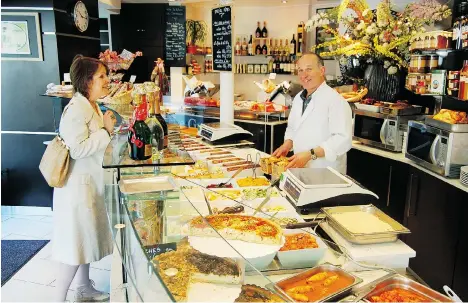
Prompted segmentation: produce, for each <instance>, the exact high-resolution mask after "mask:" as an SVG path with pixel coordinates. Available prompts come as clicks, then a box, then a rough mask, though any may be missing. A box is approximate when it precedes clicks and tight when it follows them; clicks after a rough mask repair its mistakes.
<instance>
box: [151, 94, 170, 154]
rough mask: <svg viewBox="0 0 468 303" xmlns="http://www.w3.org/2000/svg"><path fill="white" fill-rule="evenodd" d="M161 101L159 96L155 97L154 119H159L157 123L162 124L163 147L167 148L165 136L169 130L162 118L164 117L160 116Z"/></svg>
mask: <svg viewBox="0 0 468 303" xmlns="http://www.w3.org/2000/svg"><path fill="white" fill-rule="evenodd" d="M161 101H162V100H160V99H159V98H158V99H156V101H155V103H154V105H155V106H154V108H155V114H156V119H158V121H159V124H161V126H162V129H163V132H164V144H163V146H164V148H167V145H168V138H167V135H168V134H169V131H168V129H167V123H166V121H165V120H164V118H163V117H162V116H161V104H160V103H161Z"/></svg>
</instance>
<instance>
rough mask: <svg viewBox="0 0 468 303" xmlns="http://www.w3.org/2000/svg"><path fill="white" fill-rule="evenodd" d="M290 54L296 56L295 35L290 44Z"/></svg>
mask: <svg viewBox="0 0 468 303" xmlns="http://www.w3.org/2000/svg"><path fill="white" fill-rule="evenodd" d="M289 54H290V55H295V54H296V39H294V34H293V37H292V40H291V43H289Z"/></svg>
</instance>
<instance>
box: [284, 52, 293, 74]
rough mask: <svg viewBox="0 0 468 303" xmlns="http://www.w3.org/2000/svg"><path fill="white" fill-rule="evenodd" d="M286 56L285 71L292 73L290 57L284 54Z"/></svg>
mask: <svg viewBox="0 0 468 303" xmlns="http://www.w3.org/2000/svg"><path fill="white" fill-rule="evenodd" d="M284 58H285V60H284V73H285V74H288V75H289V74H291V70H290V62H289V57H288V56H284Z"/></svg>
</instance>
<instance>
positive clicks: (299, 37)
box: [296, 23, 304, 56]
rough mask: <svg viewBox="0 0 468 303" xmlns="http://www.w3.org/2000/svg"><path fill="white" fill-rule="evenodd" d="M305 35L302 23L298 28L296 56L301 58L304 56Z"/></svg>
mask: <svg viewBox="0 0 468 303" xmlns="http://www.w3.org/2000/svg"><path fill="white" fill-rule="evenodd" d="M303 35H304V28H303V27H302V23H300V24H299V25H298V26H297V48H296V49H297V52H296V54H297V55H299V56H301V55H302V36H303Z"/></svg>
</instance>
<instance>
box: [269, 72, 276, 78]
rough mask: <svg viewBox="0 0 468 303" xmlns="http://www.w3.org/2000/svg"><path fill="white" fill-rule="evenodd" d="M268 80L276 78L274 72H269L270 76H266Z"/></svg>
mask: <svg viewBox="0 0 468 303" xmlns="http://www.w3.org/2000/svg"><path fill="white" fill-rule="evenodd" d="M268 79H270V80H275V79H276V73H270V76H269V77H268Z"/></svg>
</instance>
